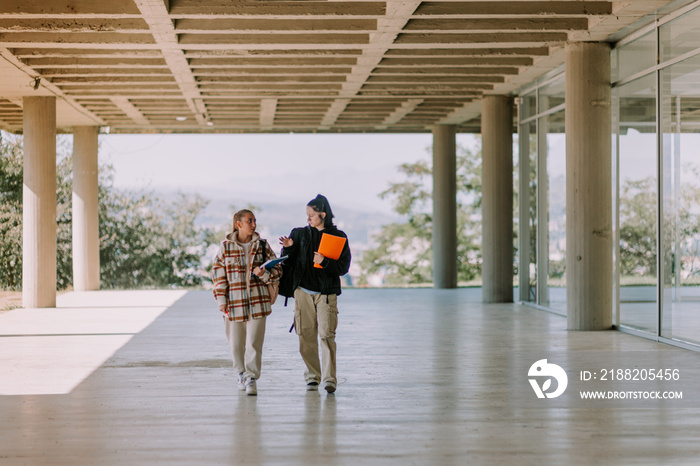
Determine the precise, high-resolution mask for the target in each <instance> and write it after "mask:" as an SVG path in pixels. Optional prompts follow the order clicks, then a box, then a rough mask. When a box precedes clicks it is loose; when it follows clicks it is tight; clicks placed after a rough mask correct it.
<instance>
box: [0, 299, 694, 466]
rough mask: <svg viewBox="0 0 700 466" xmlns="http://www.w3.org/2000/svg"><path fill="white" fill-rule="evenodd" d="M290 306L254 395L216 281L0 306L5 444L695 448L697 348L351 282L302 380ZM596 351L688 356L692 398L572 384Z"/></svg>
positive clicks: (416, 459) (261, 460)
mask: <svg viewBox="0 0 700 466" xmlns="http://www.w3.org/2000/svg"><path fill="white" fill-rule="evenodd" d="M97 316H99V318H98V317H97ZM290 324H291V310H290V308H286V309H285V308H284V307H282V306H281V305H280V304H279V303H278V304H276V306H275V310H274V312H273V314H272V316H271V317H270V319H269V321H268V327H267V337H266V342H265V353H264V365H263V374H262V377H261V379H260V381H259V383H258V391H259V395H258V396H257V397H248V396H245V394H244V393H240V392H238V391H237V390H236V388H235V383H234V374H233V370H232V368H231V364H230V357H229V354H228V352H227V344H226V341H225V337H224V335H223V331H222V326H221V322H220V317H219V316H218V312H217V311H216V309H215V306H214V302H213V300H212V298H211V295H210V292H208V291H190V292H182V291H156V292H149V291H136V292H107V291H100V292H83V293H68V294H65V295H61V296H59V297H58V308H57V309H52V310H42V309H17V310H13V311H9V312H4V313H0V373H1V374H3V376H2V378H1V379H0V393H2V395H0V412H2V413H3V415H2V420H1V421H0V439H1V440H0V459H1V462H2V464H3V465H19V464H52V465H54V464H70V465H97V464H99V465H110V464H148V465H154V464H183V465H184V464H187V465H191V464H265V465H268V464H348V465H350V464H353V465H355V464H372V465H376V464H380V465H381V464H402V465H403V464H419V465H428V464H430V465H450V464H494V465H503V464H654V465H658V464H697V458H698V457H700V444H698V442H697V439H698V438H699V437H700V426H699V425H698V424H697V422H696V420H697V417H698V414H700V403H699V402H698V396H697V391H698V390H697V387H698V381H700V369H698V366H700V365H699V364H697V362H698V357H700V355H699V354H697V353H694V352H689V351H685V350H682V349H678V348H674V347H672V346H669V345H664V344H659V343H655V342H652V341H649V340H645V339H640V338H635V337H633V336H630V335H626V334H623V333H620V332H615V331H598V332H578V331H567V330H566V318H564V317H560V316H557V315H554V314H550V313H546V312H541V311H538V310H533V309H530V308H528V307H525V306H520V305H517V304H483V303H482V302H481V292H480V290H479V289H456V290H434V289H408V290H390V289H383V290H359V289H352V290H347V291H346V292H344V294H343V296H342V297H341V300H340V324H339V330H338V338H337V341H338V375H339V381H340V385H339V388H338V391H337V393H336V394H335V395H330V396H329V395H326V394H325V392H323V393H320V392H306V390H305V386H304V381H303V377H302V372H303V368H302V362H301V359H300V358H299V356H298V354H297V351H296V343H297V340H296V337H295V336H293V335H290V334H289V333H288V329H289V326H290ZM37 348H38V350H37ZM30 351H34V353H31V354H30V353H28V352H30ZM608 351H609V352H608ZM610 355H614V358H616V359H613V360H611V359H608V357H609V356H610ZM544 358H547V359H548V360H549V361H550V363H556V364H559V365H560V366H562V367H563V368H564V369H565V370H566V371H567V373H568V374H569V381H568V388H567V391H566V393H565V394H564V395H562V396H561V397H560V398H558V399H543V400H540V399H538V398H537V397H536V396H535V394H534V392H533V390H532V388H531V387H530V384H529V383H528V369H529V367H530V365H531V364H533V363H534V362H535V361H536V360H537V359H544ZM601 358H603V359H604V361H603V363H604V362H605V360H606V359H607V362H609V363H610V364H611V365H613V364H617V366H618V367H620V366H621V365H624V364H626V365H627V367H630V365H632V366H634V365H636V366H637V367H647V366H654V367H658V368H662V369H665V368H670V369H673V368H678V369H680V371H681V378H682V380H681V382H678V384H675V383H673V382H669V384H667V385H664V387H663V388H664V389H668V390H684V399H683V400H674V401H667V402H663V403H662V402H651V401H648V400H647V402H640V401H630V400H627V401H622V400H617V401H615V402H604V401H600V400H598V401H588V402H587V403H588V404H584V402H583V401H581V400H579V401H577V400H575V399H574V395H576V396H578V392H579V389H580V388H582V384H583V382H581V381H580V380H579V377H578V375H577V373H578V371H580V370H582V369H584V368H587V369H590V368H591V366H590V365H589V366H586V365H585V364H584V363H585V362H586V361H588V363H589V364H595V363H596V362H597V361H600V360H601ZM621 358H622V359H621ZM624 358H627V359H624ZM20 371H21V372H20ZM8 374H9V375H11V376H10V377H8ZM629 387H630V385H626V386H624V385H621V386H617V387H615V388H621V389H627V388H629ZM639 387H642V385H639ZM689 387H694V388H695V390H692V389H690V388H689ZM590 388H595V384H592V385H591V386H590ZM632 388H634V389H636V388H637V386H632ZM654 389H661V388H660V387H659V386H658V384H657V386H655V387H654ZM545 391H546V389H545ZM39 393H41V394H39ZM560 401H561V402H560ZM582 408H584V409H582Z"/></svg>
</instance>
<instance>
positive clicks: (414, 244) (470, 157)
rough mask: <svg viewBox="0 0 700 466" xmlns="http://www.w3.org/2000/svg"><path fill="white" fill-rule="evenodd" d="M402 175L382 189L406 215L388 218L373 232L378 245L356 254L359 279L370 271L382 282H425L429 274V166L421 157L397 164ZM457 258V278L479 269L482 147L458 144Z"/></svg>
mask: <svg viewBox="0 0 700 466" xmlns="http://www.w3.org/2000/svg"><path fill="white" fill-rule="evenodd" d="M398 171H399V173H401V174H402V175H403V177H404V180H403V181H401V182H397V183H392V184H391V185H390V186H389V188H388V189H387V190H386V191H384V192H383V193H381V195H380V196H381V197H382V198H383V199H384V198H391V199H392V201H393V207H394V211H395V212H396V213H398V214H399V215H402V216H404V217H405V218H406V221H405V222H403V223H396V222H395V223H390V224H388V225H385V226H383V227H382V228H381V231H380V232H379V233H378V234H377V235H375V236H374V240H375V241H376V243H377V246H376V247H375V248H373V249H368V250H366V251H365V252H364V253H363V255H362V258H361V260H360V264H361V268H362V275H361V276H360V278H359V283H360V284H361V285H362V284H367V283H368V281H369V279H370V277H371V276H372V275H375V274H378V275H381V276H383V278H384V283H385V284H386V285H410V284H418V283H429V282H432V280H433V252H432V213H431V212H429V210H428V209H430V206H431V200H432V192H431V188H430V185H429V184H428V183H429V182H431V179H432V167H431V164H430V162H429V161H427V160H421V161H418V162H416V163H412V164H402V165H400V166H399V167H398ZM457 190H458V198H457V264H458V272H457V274H458V280H460V281H468V280H472V279H473V278H475V277H476V276H477V275H478V274H479V273H480V270H481V256H480V246H479V243H480V235H481V231H480V223H479V214H480V206H481V153H480V152H472V151H469V150H467V149H465V148H462V147H460V148H459V149H458V155H457Z"/></svg>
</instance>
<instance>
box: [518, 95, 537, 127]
mask: <svg viewBox="0 0 700 466" xmlns="http://www.w3.org/2000/svg"><path fill="white" fill-rule="evenodd" d="M518 109H519V112H520V121H522V120H525V119H527V118H529V117H531V116H533V115H535V114H536V113H537V98H536V94H535V91H533V92H531V93H529V94H526V95H524V96H523V97H521V98H520V106H519V107H518Z"/></svg>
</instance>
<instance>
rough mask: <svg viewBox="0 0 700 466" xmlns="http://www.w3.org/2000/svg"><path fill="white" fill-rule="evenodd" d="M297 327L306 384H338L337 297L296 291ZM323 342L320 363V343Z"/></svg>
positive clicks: (295, 322)
mask: <svg viewBox="0 0 700 466" xmlns="http://www.w3.org/2000/svg"><path fill="white" fill-rule="evenodd" d="M294 325H295V327H296V331H297V335H299V353H301V358H302V359H303V360H304V364H306V371H305V372H304V378H305V379H306V382H307V383H308V382H319V383H326V382H332V383H334V384H337V383H338V382H337V380H336V378H335V350H336V345H335V330H336V328H337V327H338V296H336V295H334V294H332V295H325V294H316V295H310V294H308V293H306V292H305V291H304V290H301V289H299V288H297V289H296V290H295V291H294ZM319 339H320V340H321V360H320V361H319V357H318V346H319V345H318V341H319Z"/></svg>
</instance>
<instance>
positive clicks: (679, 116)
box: [661, 17, 700, 343]
mask: <svg viewBox="0 0 700 466" xmlns="http://www.w3.org/2000/svg"><path fill="white" fill-rule="evenodd" d="M695 20H696V21H698V20H699V19H698V18H697V17H696V19H695ZM661 79H662V83H663V86H662V89H664V94H663V95H662V101H661V103H662V115H663V118H662V122H663V123H662V135H663V184H662V186H663V198H662V200H663V204H662V206H663V223H662V227H663V230H662V231H663V234H662V242H663V243H662V251H663V254H662V257H663V269H662V270H663V286H664V288H663V306H662V327H661V335H662V336H664V337H668V338H674V339H679V340H683V341H689V342H695V343H698V342H700V325H699V324H700V313H698V310H700V151H698V147H700V57H697V56H696V57H693V58H691V59H689V60H685V61H683V62H680V63H678V64H676V65H673V66H671V67H669V68H667V69H665V70H663V72H662V75H661Z"/></svg>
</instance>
